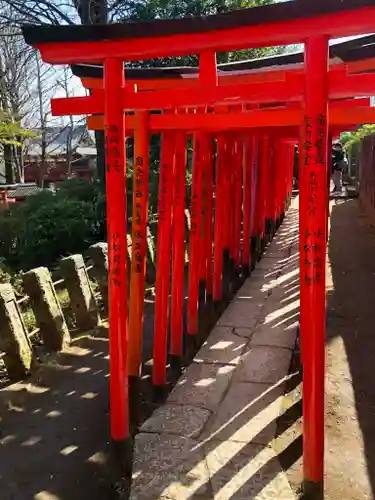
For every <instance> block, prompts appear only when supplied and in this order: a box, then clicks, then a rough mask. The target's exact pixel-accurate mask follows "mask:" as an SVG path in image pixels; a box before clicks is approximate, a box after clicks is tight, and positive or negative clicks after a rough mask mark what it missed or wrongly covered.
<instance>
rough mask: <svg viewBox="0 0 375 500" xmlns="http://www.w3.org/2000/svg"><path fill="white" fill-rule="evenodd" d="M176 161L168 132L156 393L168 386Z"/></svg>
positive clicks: (158, 288) (162, 197)
mask: <svg viewBox="0 0 375 500" xmlns="http://www.w3.org/2000/svg"><path fill="white" fill-rule="evenodd" d="M173 161H174V135H173V133H170V132H169V133H168V132H165V133H164V134H163V136H162V144H161V158H160V177H159V206H158V212H159V214H158V240H157V258H156V299H155V320H154V367H153V368H154V369H153V384H154V387H155V388H156V389H162V388H163V386H165V383H166V373H167V366H166V365H167V334H168V309H169V284H170V283H169V281H170V263H171V235H172V231H171V229H172V227H171V226H172V175H173Z"/></svg>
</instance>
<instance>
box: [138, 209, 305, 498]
mask: <svg viewBox="0 0 375 500" xmlns="http://www.w3.org/2000/svg"><path fill="white" fill-rule="evenodd" d="M297 231H298V211H297V200H294V201H293V204H292V207H291V209H290V210H289V212H288V214H287V217H286V219H285V221H284V223H283V225H282V227H281V228H280V230H279V232H278V235H277V236H276V237H275V239H274V240H273V242H272V244H271V245H270V246H269V248H268V250H267V252H266V254H265V256H264V257H263V259H262V260H261V261H260V263H259V264H258V265H257V267H256V270H255V271H254V272H253V274H252V276H251V278H250V279H249V280H247V282H246V283H245V284H244V285H243V287H242V288H241V290H240V291H239V292H238V294H237V296H236V297H235V299H234V300H233V302H232V303H231V304H230V306H229V307H228V309H227V310H226V311H225V313H224V314H223V316H222V317H221V318H220V320H219V321H218V323H217V325H216V327H215V328H214V330H213V331H212V333H211V334H210V336H209V338H208V340H207V342H206V343H205V344H204V345H203V347H202V348H201V350H200V351H199V352H198V354H197V355H196V357H195V359H194V362H193V363H192V364H191V365H190V366H189V368H188V369H187V370H186V372H185V373H184V375H183V376H182V377H181V379H180V380H179V382H178V384H177V386H176V387H175V389H174V390H173V391H172V393H171V394H170V396H169V398H168V401H167V403H166V404H165V405H164V406H162V407H161V408H159V409H158V410H157V411H156V412H155V413H154V414H153V416H152V417H151V418H150V419H149V420H148V421H146V422H145V423H144V424H143V426H142V427H141V431H140V433H139V434H138V435H137V436H136V439H135V455H134V474H133V484H132V491H131V499H133V500H143V499H145V500H146V499H147V500H151V499H159V498H160V499H170V500H172V499H173V500H184V499H192V498H194V499H202V500H211V499H215V500H229V499H232V500H234V499H235V500H242V499H243V500H245V499H246V500H250V499H259V500H260V499H277V500H289V499H294V498H295V495H294V494H293V492H292V489H291V487H290V485H289V482H288V480H287V479H286V476H285V474H284V473H283V470H282V468H281V466H280V463H279V460H278V453H277V451H276V449H277V447H276V446H273V440H274V438H275V436H276V434H277V420H278V417H279V416H280V414H281V413H283V412H285V411H287V409H288V408H287V405H286V403H285V402H286V398H285V397H284V394H285V391H287V390H288V385H287V381H288V371H289V367H290V363H291V358H292V351H293V348H294V346H295V341H296V333H297V321H298V310H299V293H298V289H299V277H298V253H297V252H298V239H297Z"/></svg>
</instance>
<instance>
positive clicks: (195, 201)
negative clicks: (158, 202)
mask: <svg viewBox="0 0 375 500" xmlns="http://www.w3.org/2000/svg"><path fill="white" fill-rule="evenodd" d="M193 155H194V156H193V176H192V177H193V183H192V192H191V211H190V213H191V230H190V242H189V280H188V314H187V333H188V335H189V337H188V339H189V342H193V343H194V342H195V341H196V339H195V336H196V335H197V334H198V311H199V273H200V257H201V252H202V250H204V249H200V248H199V239H200V226H201V210H202V209H201V204H202V196H201V194H202V189H201V187H202V168H201V167H202V161H201V159H202V134H201V133H200V132H197V133H195V134H194V150H193ZM192 336H194V338H193V337H192Z"/></svg>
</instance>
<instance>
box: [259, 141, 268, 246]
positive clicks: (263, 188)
mask: <svg viewBox="0 0 375 500" xmlns="http://www.w3.org/2000/svg"><path fill="white" fill-rule="evenodd" d="M260 147H261V151H260V165H259V167H260V168H259V235H260V238H261V242H262V243H263V244H264V243H265V230H266V215H267V201H268V189H269V163H270V142H269V137H263V138H262V140H261V146H260ZM262 251H263V247H262Z"/></svg>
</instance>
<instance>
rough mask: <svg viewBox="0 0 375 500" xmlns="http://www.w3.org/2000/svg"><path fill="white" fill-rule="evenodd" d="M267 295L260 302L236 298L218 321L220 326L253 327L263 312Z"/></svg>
mask: <svg viewBox="0 0 375 500" xmlns="http://www.w3.org/2000/svg"><path fill="white" fill-rule="evenodd" d="M265 300H266V297H264V299H263V300H262V301H260V302H255V303H254V302H253V301H252V300H246V299H240V300H234V301H233V302H232V303H231V304H229V306H228V308H227V309H226V311H225V312H224V314H223V315H222V316H221V318H220V319H219V321H218V322H217V325H218V326H232V327H234V328H236V327H237V328H253V327H254V326H255V325H256V323H257V321H258V317H259V316H260V314H261V311H262V308H263V306H264V303H265Z"/></svg>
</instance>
